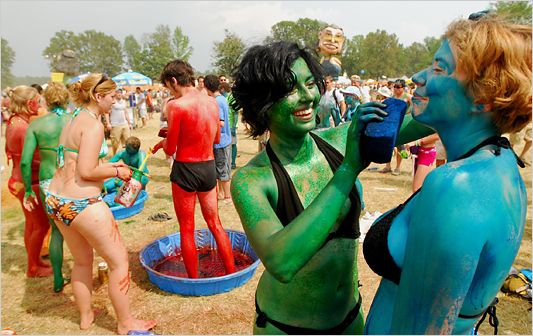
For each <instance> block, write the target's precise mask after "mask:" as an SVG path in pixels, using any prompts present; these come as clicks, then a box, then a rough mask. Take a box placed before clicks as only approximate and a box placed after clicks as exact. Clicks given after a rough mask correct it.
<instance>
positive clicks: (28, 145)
mask: <svg viewBox="0 0 533 336" xmlns="http://www.w3.org/2000/svg"><path fill="white" fill-rule="evenodd" d="M36 148H37V138H36V137H35V132H34V131H33V127H32V125H31V124H30V126H29V127H28V130H27V131H26V136H25V138H24V147H23V149H22V156H21V159H20V172H21V175H22V182H23V183H24V190H25V196H24V197H27V196H29V195H32V196H33V197H35V193H34V192H33V191H32V189H31V182H32V181H31V173H32V172H31V163H32V161H33V154H34V153H35V149H36Z"/></svg>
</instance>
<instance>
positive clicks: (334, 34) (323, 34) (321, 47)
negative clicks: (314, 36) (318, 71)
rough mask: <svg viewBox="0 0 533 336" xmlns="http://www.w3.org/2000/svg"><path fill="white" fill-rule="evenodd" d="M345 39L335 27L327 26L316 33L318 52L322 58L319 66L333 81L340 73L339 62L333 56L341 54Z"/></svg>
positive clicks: (341, 31) (342, 33)
mask: <svg viewBox="0 0 533 336" xmlns="http://www.w3.org/2000/svg"><path fill="white" fill-rule="evenodd" d="M345 39H346V37H345V36H344V31H343V30H342V28H340V27H338V26H336V25H327V26H325V27H324V28H323V29H322V30H321V31H320V32H319V33H318V52H319V54H320V55H321V56H322V58H321V60H320V64H321V65H322V68H323V69H324V71H325V72H326V74H327V75H331V76H332V77H333V78H334V79H336V78H337V77H338V76H339V75H340V73H341V61H340V60H339V59H338V58H337V57H335V55H339V54H340V53H341V51H342V45H343V44H344V40H345Z"/></svg>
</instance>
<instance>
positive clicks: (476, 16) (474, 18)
mask: <svg viewBox="0 0 533 336" xmlns="http://www.w3.org/2000/svg"><path fill="white" fill-rule="evenodd" d="M491 12H492V11H491V10H489V9H487V10H483V11H480V12H476V13H472V14H470V15H469V16H468V20H471V21H479V19H481V18H482V17H484V16H485V15H488V14H490V13H491Z"/></svg>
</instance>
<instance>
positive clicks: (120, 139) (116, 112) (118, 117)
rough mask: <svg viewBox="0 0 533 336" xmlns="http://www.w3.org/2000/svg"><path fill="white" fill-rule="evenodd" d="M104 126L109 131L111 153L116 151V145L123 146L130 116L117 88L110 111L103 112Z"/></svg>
mask: <svg viewBox="0 0 533 336" xmlns="http://www.w3.org/2000/svg"><path fill="white" fill-rule="evenodd" d="M105 120H106V127H107V129H108V130H109V131H111V134H110V138H111V146H112V147H113V155H115V154H116V153H117V150H118V146H119V145H121V147H124V146H125V145H126V139H127V138H129V137H130V125H131V123H130V116H129V114H128V112H127V111H126V101H125V100H124V99H123V98H122V91H120V90H117V92H116V99H115V103H114V104H113V105H112V106H111V111H110V112H109V113H106V114H105Z"/></svg>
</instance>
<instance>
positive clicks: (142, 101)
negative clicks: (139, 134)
mask: <svg viewBox="0 0 533 336" xmlns="http://www.w3.org/2000/svg"><path fill="white" fill-rule="evenodd" d="M135 99H136V100H137V109H138V110H139V116H140V117H141V121H142V123H143V125H142V127H144V126H146V119H147V118H148V110H147V109H146V95H145V94H144V93H143V92H142V91H141V88H140V87H138V86H137V87H136V88H135Z"/></svg>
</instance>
